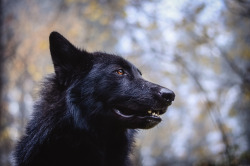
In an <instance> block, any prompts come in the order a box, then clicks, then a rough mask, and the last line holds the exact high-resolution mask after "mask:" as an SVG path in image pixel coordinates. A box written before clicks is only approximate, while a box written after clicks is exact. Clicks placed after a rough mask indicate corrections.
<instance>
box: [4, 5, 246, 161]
mask: <svg viewBox="0 0 250 166" xmlns="http://www.w3.org/2000/svg"><path fill="white" fill-rule="evenodd" d="M0 26H1V27H0V28H1V32H0V33H1V34H0V37H1V42H0V79H1V80H0V93H1V100H0V165H1V166H10V165H11V152H12V150H13V148H14V146H15V143H16V141H17V140H18V138H20V136H21V135H22V134H23V133H24V131H25V125H26V123H27V121H28V120H29V118H30V115H31V113H32V105H33V103H34V101H35V100H36V99H37V98H38V97H39V95H38V89H39V85H40V83H41V81H42V78H43V77H44V76H45V75H46V74H49V73H52V72H53V66H52V62H51V58H50V52H49V42H48V36H49V34H50V32H51V31H54V30H55V31H58V32H60V33H61V34H63V35H64V36H65V37H66V38H68V39H69V40H70V41H71V42H72V43H74V44H75V45H76V46H78V47H80V48H85V49H87V50H88V51H106V52H111V53H116V54H118V55H121V56H123V57H124V58H126V59H128V60H130V61H132V62H133V63H134V64H136V65H137V66H138V67H139V68H140V69H141V70H142V72H143V76H144V78H146V79H148V80H150V81H152V82H155V83H158V84H160V85H162V86H165V87H168V88H169V89H172V90H173V91H174V92H175V94H176V100H175V101H174V103H173V105H172V106H171V107H170V108H169V110H168V112H167V113H166V114H165V115H163V122H162V123H161V124H160V125H158V126H157V127H155V128H154V129H151V130H141V131H139V133H138V135H137V137H136V143H135V145H136V146H135V150H134V154H133V155H132V156H131V157H132V159H133V162H134V163H135V165H136V166H166V165H169V166H173V165H174V166H179V165H180V166H181V165H183V166H184V165H185V166H187V165H197V166H198V165H204V166H208V165H250V125H249V123H250V1H249V0H196V1H191V0H175V1H173V0H119V1H118V0H53V1H51V0H42V1H39V0H0Z"/></svg>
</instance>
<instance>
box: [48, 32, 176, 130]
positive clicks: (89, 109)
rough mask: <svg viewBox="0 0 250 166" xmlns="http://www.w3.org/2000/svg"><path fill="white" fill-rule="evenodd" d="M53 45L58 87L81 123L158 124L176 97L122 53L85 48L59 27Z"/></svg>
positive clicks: (87, 125) (85, 126)
mask: <svg viewBox="0 0 250 166" xmlns="http://www.w3.org/2000/svg"><path fill="white" fill-rule="evenodd" d="M50 51H51V56H52V61H53V64H54V69H55V74H56V75H55V77H56V81H57V84H58V88H60V90H62V91H65V94H66V98H65V102H66V105H67V112H68V113H69V114H70V116H71V117H72V119H73V122H74V125H75V126H76V127H78V128H82V129H89V128H91V126H98V125H99V126H100V127H101V126H102V125H112V126H119V127H123V128H131V129H135V128H141V129H148V128H152V127H154V126H155V125H157V124H158V123H159V122H160V121H161V118H160V115H161V114H163V113H165V112H166V109H167V107H168V106H169V105H171V103H172V101H173V100H174V98H175V94H174V93H173V92H172V91H171V90H169V89H167V88H164V87H162V86H159V85H157V84H154V83H151V82H148V81H146V80H144V79H143V78H142V74H141V72H140V70H139V69H137V68H136V67H135V66H134V65H133V64H131V63H130V62H128V61H127V60H125V59H123V58H122V57H120V56H117V55H112V54H107V53H102V52H93V53H89V52H87V51H85V50H80V49H78V48H76V47H75V46H73V45H72V44H71V43H70V42H69V41H68V40H67V39H65V38H64V37H63V36H62V35H60V34H59V33H57V32H52V33H51V34H50Z"/></svg>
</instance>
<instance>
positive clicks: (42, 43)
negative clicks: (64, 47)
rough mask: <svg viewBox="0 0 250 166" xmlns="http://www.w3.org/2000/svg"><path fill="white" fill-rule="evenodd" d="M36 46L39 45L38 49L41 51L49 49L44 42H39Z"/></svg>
mask: <svg viewBox="0 0 250 166" xmlns="http://www.w3.org/2000/svg"><path fill="white" fill-rule="evenodd" d="M38 45H39V49H41V50H47V49H48V48H49V44H48V42H47V41H44V40H43V41H41V42H39V44H38Z"/></svg>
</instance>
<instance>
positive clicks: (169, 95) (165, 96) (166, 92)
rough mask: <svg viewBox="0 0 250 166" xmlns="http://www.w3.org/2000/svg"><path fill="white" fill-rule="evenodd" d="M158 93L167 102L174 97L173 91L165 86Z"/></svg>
mask: <svg viewBox="0 0 250 166" xmlns="http://www.w3.org/2000/svg"><path fill="white" fill-rule="evenodd" d="M159 95H160V96H161V97H162V98H163V99H165V100H166V101H167V102H172V101H174V98H175V94H174V92H173V91H171V90H169V89H166V88H162V89H161V90H160V92H159Z"/></svg>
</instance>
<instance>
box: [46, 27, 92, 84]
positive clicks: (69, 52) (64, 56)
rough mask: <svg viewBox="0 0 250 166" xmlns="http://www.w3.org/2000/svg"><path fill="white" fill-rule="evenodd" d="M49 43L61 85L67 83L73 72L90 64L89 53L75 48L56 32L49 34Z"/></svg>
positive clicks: (84, 68)
mask: <svg viewBox="0 0 250 166" xmlns="http://www.w3.org/2000/svg"><path fill="white" fill-rule="evenodd" d="M49 43H50V53H51V57H52V61H53V64H54V68H55V73H56V77H57V79H58V81H59V83H60V84H61V85H67V84H68V83H69V82H70V80H71V79H72V75H73V74H74V73H77V72H80V71H79V70H86V68H87V67H89V66H90V63H91V60H90V54H89V53H88V52H86V51H82V50H79V49H77V48H76V47H75V46H74V45H72V44H71V43H70V42H69V41H68V40H67V39H66V38H64V37H63V36H62V35H61V34H59V33H58V32H52V33H51V34H50V36H49Z"/></svg>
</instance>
